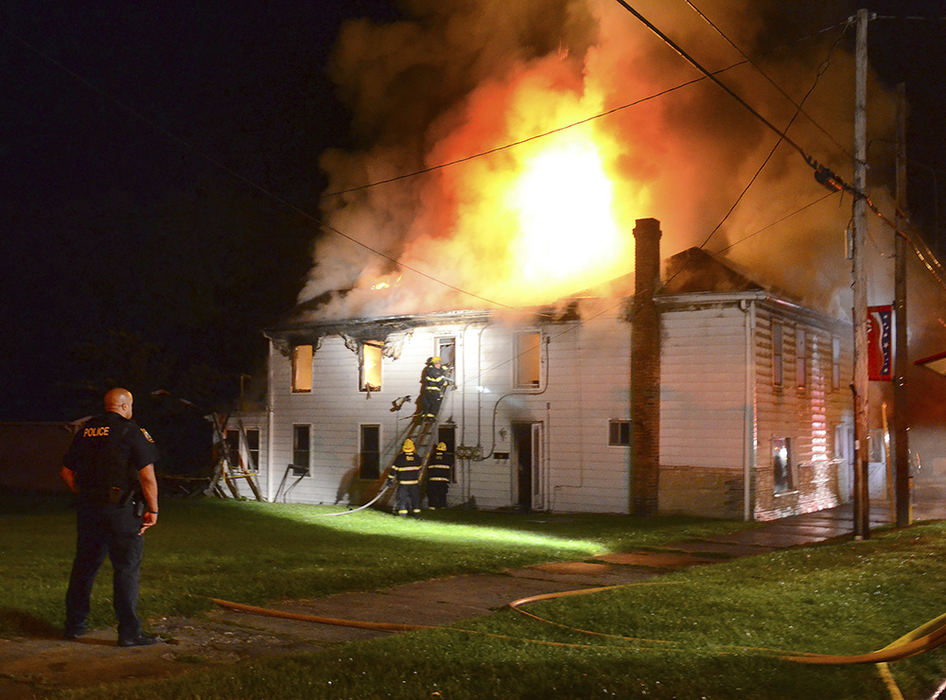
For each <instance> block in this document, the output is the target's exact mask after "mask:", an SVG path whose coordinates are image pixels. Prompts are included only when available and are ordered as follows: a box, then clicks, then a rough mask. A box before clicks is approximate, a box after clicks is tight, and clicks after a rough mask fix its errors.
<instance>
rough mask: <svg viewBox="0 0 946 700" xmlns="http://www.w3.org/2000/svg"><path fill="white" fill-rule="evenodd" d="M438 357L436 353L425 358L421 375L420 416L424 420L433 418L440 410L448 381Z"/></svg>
mask: <svg viewBox="0 0 946 700" xmlns="http://www.w3.org/2000/svg"><path fill="white" fill-rule="evenodd" d="M449 381H450V380H449V379H447V375H446V373H445V372H444V371H443V367H442V366H441V365H440V358H439V357H437V356H436V355H435V356H434V357H431V358H430V359H429V360H427V366H426V367H424V374H423V376H422V377H421V395H420V417H421V418H422V419H424V420H433V419H434V418H435V417H436V416H437V413H439V412H440V402H441V401H443V393H444V391H446V389H447V384H448V383H449Z"/></svg>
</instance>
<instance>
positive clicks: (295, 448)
mask: <svg viewBox="0 0 946 700" xmlns="http://www.w3.org/2000/svg"><path fill="white" fill-rule="evenodd" d="M292 464H293V466H294V467H296V468H297V469H299V470H305V473H306V474H308V472H309V426H308V425H294V426H292Z"/></svg>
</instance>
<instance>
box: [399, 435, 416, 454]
mask: <svg viewBox="0 0 946 700" xmlns="http://www.w3.org/2000/svg"><path fill="white" fill-rule="evenodd" d="M401 450H403V451H404V452H413V451H414V441H413V440H411V439H410V438H407V440H405V441H404V444H403V445H402V446H401Z"/></svg>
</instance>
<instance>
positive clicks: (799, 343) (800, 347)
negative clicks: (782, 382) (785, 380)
mask: <svg viewBox="0 0 946 700" xmlns="http://www.w3.org/2000/svg"><path fill="white" fill-rule="evenodd" d="M807 340H808V338H807V333H805V329H804V328H796V329H795V386H797V387H798V388H799V389H804V388H805V387H806V386H807V385H808V348H807Z"/></svg>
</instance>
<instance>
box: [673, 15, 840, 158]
mask: <svg viewBox="0 0 946 700" xmlns="http://www.w3.org/2000/svg"><path fill="white" fill-rule="evenodd" d="M686 4H687V5H689V6H690V7H691V8H692V9H693V11H694V12H696V13H697V14H698V15H699V16H700V17H701V18H702V19H703V21H705V22H706V23H707V24H708V25H709V26H710V27H712V28H713V29H714V30H715V31H716V32H717V33H718V34H719V35H720V36H721V37H722V38H723V39H725V40H726V41H727V42H728V43H729V45H730V46H732V47H733V48H734V49H735V50H736V51H737V52H738V53H739V55H740V56H742V57H743V58H744V59H746V60H747V61H748V62H749V64H750V65H751V66H752V67H753V68H755V69H756V71H758V72H759V74H760V75H761V76H762V77H763V78H765V79H766V80H767V81H768V82H769V83H770V84H771V85H772V87H774V88H775V89H776V90H778V92H779V93H781V95H782V96H783V97H784V98H785V99H786V100H788V101H789V102H791V103H792V105H794V107H795V108H796V110H797V111H796V115H797V114H798V112H801V113H802V114H803V115H805V116H806V117H807V118H808V120H809V121H810V122H811V123H812V124H814V125H815V126H816V127H817V128H818V129H819V130H820V131H821V133H823V134H824V135H825V136H827V137H828V138H829V139H830V140H831V141H832V142H833V143H834V145H835V146H837V147H838V148H839V149H840V151H841V152H842V153H844V155H846V156H848V157H849V158H851V159H853V158H854V156H852V155H851V154H850V153H849V152H848V151H847V149H846V148H845V147H844V146H842V145H841V144H840V143H839V142H838V140H837V139H836V138H835V137H834V136H833V135H832V134H831V133H830V132H829V131H828V130H827V129H825V128H824V127H823V126H821V124H819V123H818V122H817V120H815V118H814V117H812V116H811V115H810V114H808V112H806V111H805V110H804V109H802V105H803V104H804V103H805V100H806V99H807V98H808V96H809V95H810V94H811V90H809V91H808V93H807V94H806V95H805V97H804V99H802V101H801V102H800V103H799V102H795V100H794V99H793V98H792V96H791V95H789V94H788V93H787V92H786V91H785V90H784V89H783V88H782V86H781V85H779V84H778V83H777V82H776V81H775V80H774V79H773V78H772V77H771V76H769V74H768V73H766V72H765V71H764V70H762V68H761V67H760V66H759V65H758V64H757V63H756V62H755V61H753V60H752V58H751V57H750V56H749V55H748V54H747V53H746V52H745V51H743V50H742V49H741V48H740V47H739V46H738V45H737V44H736V42H734V41H733V40H732V39H730V38H729V37H728V36H726V33H725V32H723V30H722V29H720V28H719V26H717V25H716V23H715V22H713V20H711V19H710V18H709V17H708V16H707V15H706V13H704V12H703V11H702V10H701V9H700V8H698V7H697V6H696V5H695V4H694V3H693V2H692V0H686ZM851 24H852V20H851V18H848V19H847V20H846V21H845V22H843V23H842V24H840V25H836V26H840V27H841V34H840V35H839V36H838V38H837V40H835V42H834V44H833V45H832V46H831V49H830V50H829V51H828V58H827V59H825V60H826V61H828V60H830V58H831V54H832V53H833V52H834V49H835V48H836V47H837V45H838V44H839V43H840V41H841V38H842V37H843V36H844V34H845V32H846V31H847V29H848V28H849V27H850V26H851ZM822 65H824V64H822ZM822 73H823V71H821V72H819V77H820V75H821V74H822ZM812 89H814V87H812ZM786 130H787V129H786Z"/></svg>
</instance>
